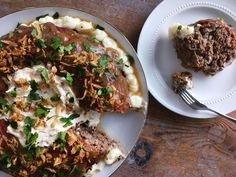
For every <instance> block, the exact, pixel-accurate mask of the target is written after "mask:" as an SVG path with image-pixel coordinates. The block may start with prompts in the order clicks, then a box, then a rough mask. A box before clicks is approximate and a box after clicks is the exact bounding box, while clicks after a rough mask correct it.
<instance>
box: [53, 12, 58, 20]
mask: <svg viewBox="0 0 236 177" xmlns="http://www.w3.org/2000/svg"><path fill="white" fill-rule="evenodd" d="M59 16H60V15H59V13H58V12H55V13H54V14H53V15H52V18H54V19H58V18H59Z"/></svg>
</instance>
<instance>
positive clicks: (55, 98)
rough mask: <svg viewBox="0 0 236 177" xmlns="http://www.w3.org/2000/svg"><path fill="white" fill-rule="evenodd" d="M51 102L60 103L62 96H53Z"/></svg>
mask: <svg viewBox="0 0 236 177" xmlns="http://www.w3.org/2000/svg"><path fill="white" fill-rule="evenodd" d="M50 100H51V101H55V102H56V101H60V96H58V95H54V96H52V97H51V98H50Z"/></svg>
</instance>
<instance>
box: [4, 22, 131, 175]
mask: <svg viewBox="0 0 236 177" xmlns="http://www.w3.org/2000/svg"><path fill="white" fill-rule="evenodd" d="M39 28H40V30H41V35H42V36H41V37H40V39H43V40H44V41H43V44H45V46H43V47H42V43H41V46H40V41H39V38H37V37H35V36H32V32H33V30H34V28H33V27H24V26H21V27H19V28H18V29H16V30H15V31H14V32H12V33H9V34H8V35H5V36H3V37H2V38H1V40H0V42H1V43H0V44H1V45H0V71H1V75H0V82H2V84H1V86H0V93H1V94H2V96H3V95H4V93H5V91H6V90H7V85H6V84H5V83H4V79H5V78H6V75H7V74H11V73H14V72H15V71H17V70H18V69H21V68H24V67H27V66H31V65H34V64H35V63H37V64H38V62H43V63H44V64H45V65H46V66H56V68H57V74H58V75H61V76H65V74H66V73H67V72H69V73H71V74H73V75H74V76H73V85H72V88H73V90H74V92H75V93H76V96H77V98H78V100H79V103H80V106H81V107H83V108H84V109H87V110H91V109H92V110H97V111H99V112H106V111H109V112H113V111H114V112H122V113H123V112H127V111H128V110H129V107H130V105H129V98H128V84H127V81H126V79H125V76H124V74H123V72H122V71H121V67H122V65H121V63H120V62H119V61H118V53H117V51H115V50H113V49H105V48H104V47H103V46H102V45H101V44H100V43H99V42H97V41H94V39H93V38H90V37H89V36H90V35H89V32H88V33H78V32H75V31H73V30H70V29H66V28H59V27H56V26H55V25H53V24H51V23H46V24H42V25H40V26H39ZM55 36H56V37H58V38H60V40H61V45H62V46H68V45H71V44H75V45H76V47H75V48H74V49H73V50H72V51H71V53H66V52H65V53H60V52H59V51H58V48H57V49H54V48H53V47H51V45H52V40H53V37H55ZM41 42H42V41H41ZM85 44H86V45H85ZM89 49H91V50H92V51H89ZM102 58H103V61H101V60H102ZM104 58H105V59H104ZM108 88H111V89H112V92H108V90H107V89H108ZM7 124H8V123H7V122H5V121H4V120H0V169H2V170H4V171H6V172H8V173H9V174H11V175H13V176H15V177H18V176H19V177H26V176H35V177H42V176H43V175H44V174H46V176H47V175H48V176H55V173H57V175H56V176H60V174H62V175H61V176H63V174H64V176H79V175H81V174H82V173H83V172H86V171H87V170H88V169H90V168H91V166H92V165H93V164H94V163H97V162H99V161H101V160H102V159H104V157H105V156H106V154H107V153H108V152H109V150H110V148H111V147H112V146H115V142H113V141H112V140H110V139H109V138H108V137H107V136H106V135H105V134H103V133H102V132H99V131H97V130H94V131H93V130H91V129H89V128H86V127H80V128H79V129H78V130H75V129H70V130H69V131H68V132H67V134H66V142H61V140H58V141H56V142H55V143H54V144H53V145H52V146H50V147H49V148H40V149H39V152H37V154H38V155H37V154H32V155H31V156H29V152H27V148H25V147H22V146H21V145H20V143H19V141H18V140H17V138H15V137H14V136H12V135H10V134H7V133H6V132H7V130H6V127H7ZM35 152H36V151H34V153H35ZM8 158H10V162H11V165H10V166H9V164H8V162H7V159H8ZM61 176H60V177H61Z"/></svg>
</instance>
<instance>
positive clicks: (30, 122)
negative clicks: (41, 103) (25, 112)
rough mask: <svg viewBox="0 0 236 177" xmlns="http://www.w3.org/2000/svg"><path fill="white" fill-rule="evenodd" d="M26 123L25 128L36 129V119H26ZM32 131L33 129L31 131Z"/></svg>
mask: <svg viewBox="0 0 236 177" xmlns="http://www.w3.org/2000/svg"><path fill="white" fill-rule="evenodd" d="M24 122H25V126H27V127H30V128H31V127H34V126H35V120H34V119H31V118H30V117H28V116H27V117H26V118H25V120H24ZM30 130H31V129H30Z"/></svg>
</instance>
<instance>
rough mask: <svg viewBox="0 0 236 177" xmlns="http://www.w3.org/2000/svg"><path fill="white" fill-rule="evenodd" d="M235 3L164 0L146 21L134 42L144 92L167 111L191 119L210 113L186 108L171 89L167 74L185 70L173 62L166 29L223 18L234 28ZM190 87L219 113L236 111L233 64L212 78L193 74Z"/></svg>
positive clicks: (177, 60) (235, 62)
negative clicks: (144, 82) (146, 84)
mask: <svg viewBox="0 0 236 177" xmlns="http://www.w3.org/2000/svg"><path fill="white" fill-rule="evenodd" d="M235 7H236V1H235V0H224V1H222V0H205V1H202V0H191V1H189V0H175V1H173V0H165V1H163V2H162V3H161V4H160V5H159V6H157V7H156V8H155V9H154V10H153V12H152V13H151V15H150V16H149V17H148V19H147V20H146V22H145V24H144V26H143V29H142V32H141V34H140V38H139V42H138V56H139V59H140V61H141V64H142V66H143V67H144V72H145V75H146V78H147V83H148V89H149V91H150V92H151V93H152V95H153V96H154V97H155V98H156V99H157V100H158V101H159V102H160V103H161V104H163V105H164V106H166V107H167V108H169V109H170V110H172V111H174V112H176V113H179V114H182V115H185V116H189V117H195V118H210V117H214V116H215V115H214V114H211V113H208V112H202V111H201V112H200V111H195V110H192V109H191V108H189V107H188V106H187V105H186V104H185V103H184V102H183V101H182V100H181V99H180V97H179V96H178V95H176V94H175V93H173V91H172V90H171V75H172V74H173V73H174V72H177V71H184V70H186V69H185V68H183V67H182V66H181V63H180V60H179V59H177V56H176V52H175V50H174V48H173V45H172V42H171V41H170V40H169V39H168V28H169V27H170V26H171V25H172V24H173V23H176V22H178V23H182V24H185V25H188V24H192V23H194V22H196V21H198V20H200V19H206V18H224V19H225V21H226V22H228V23H229V24H232V25H233V26H234V27H236V14H235ZM188 71H190V72H191V73H193V82H194V88H193V89H192V90H191V91H190V92H191V93H192V94H193V95H194V96H195V97H196V98H198V99H199V100H200V101H202V102H203V103H205V104H206V105H207V106H209V107H211V108H213V109H215V110H218V111H220V112H222V113H229V112H231V111H233V110H235V108H236V77H235V75H236V61H234V62H233V64H231V65H230V66H228V67H226V68H225V69H224V70H223V71H222V72H220V73H218V74H216V75H215V76H213V77H210V76H209V77H207V76H205V75H204V74H202V73H201V72H198V73H196V72H193V71H192V70H188Z"/></svg>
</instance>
